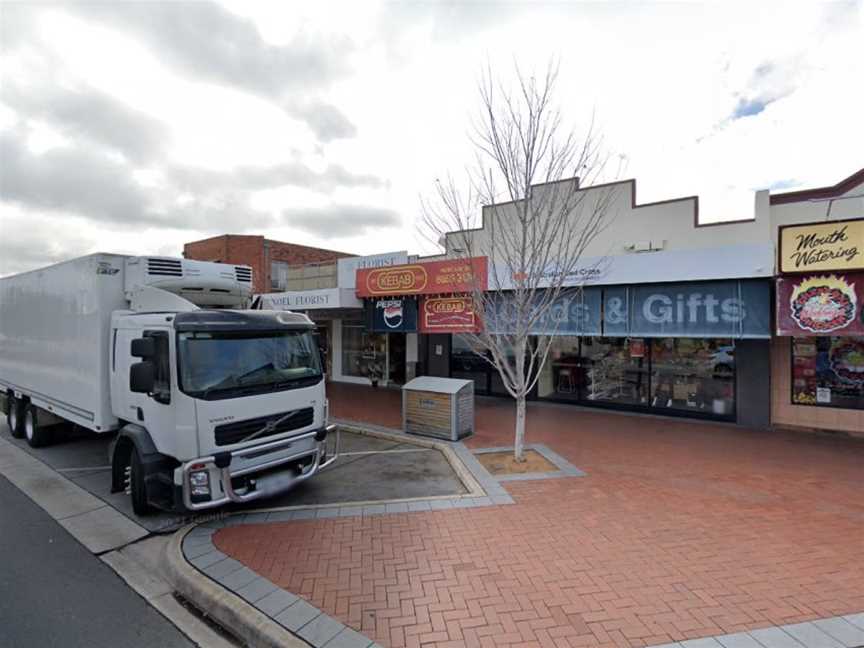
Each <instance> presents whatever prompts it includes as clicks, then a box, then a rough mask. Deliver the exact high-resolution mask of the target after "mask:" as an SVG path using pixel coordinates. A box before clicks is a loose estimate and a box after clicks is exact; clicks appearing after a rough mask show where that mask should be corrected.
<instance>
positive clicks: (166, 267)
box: [147, 259, 183, 277]
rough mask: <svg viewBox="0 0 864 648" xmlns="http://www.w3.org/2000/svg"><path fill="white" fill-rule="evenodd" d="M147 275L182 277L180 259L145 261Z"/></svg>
mask: <svg viewBox="0 0 864 648" xmlns="http://www.w3.org/2000/svg"><path fill="white" fill-rule="evenodd" d="M147 274H149V275H160V276H166V277H182V276H183V264H182V262H181V261H180V259H147Z"/></svg>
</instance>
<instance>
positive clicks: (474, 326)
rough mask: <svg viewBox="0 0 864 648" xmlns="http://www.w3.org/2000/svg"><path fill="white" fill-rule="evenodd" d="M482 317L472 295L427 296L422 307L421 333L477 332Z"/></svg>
mask: <svg viewBox="0 0 864 648" xmlns="http://www.w3.org/2000/svg"><path fill="white" fill-rule="evenodd" d="M479 330H480V319H479V318H478V317H477V314H476V312H475V311H474V300H473V299H472V298H471V297H426V298H424V299H423V303H422V306H421V308H420V332H421V333H477V332H478V331H479Z"/></svg>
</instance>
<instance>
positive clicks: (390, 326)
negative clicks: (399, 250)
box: [342, 297, 417, 385]
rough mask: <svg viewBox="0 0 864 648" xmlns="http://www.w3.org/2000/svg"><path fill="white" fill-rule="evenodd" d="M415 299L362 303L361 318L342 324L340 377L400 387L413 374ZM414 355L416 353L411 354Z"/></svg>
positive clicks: (415, 326) (371, 300) (372, 300)
mask: <svg viewBox="0 0 864 648" xmlns="http://www.w3.org/2000/svg"><path fill="white" fill-rule="evenodd" d="M416 338H417V300H416V299H415V298H413V297H395V298H378V299H367V300H365V305H364V310H363V318H362V319H357V320H352V321H345V322H342V375H343V376H347V377H353V378H358V379H364V380H368V381H369V382H370V383H372V384H375V385H378V384H383V385H403V384H405V383H406V382H407V381H408V380H410V378H411V377H413V376H412V375H411V374H412V373H413V365H414V363H415V362H416V357H414V358H411V359H409V352H408V349H409V347H410V348H414V349H416V346H417V341H416ZM414 355H415V356H416V354H414Z"/></svg>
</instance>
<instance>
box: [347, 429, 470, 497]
mask: <svg viewBox="0 0 864 648" xmlns="http://www.w3.org/2000/svg"><path fill="white" fill-rule="evenodd" d="M333 422H334V423H336V424H337V425H338V426H339V429H340V430H345V431H346V432H354V433H356V434H363V435H365V436H370V437H374V438H377V439H386V440H388V441H399V442H400V443H411V444H413V445H417V446H420V447H421V448H432V449H434V450H438V451H439V452H441V454H443V455H444V457H445V458H446V459H447V461H448V462H449V464H450V466H451V468H453V471H454V472H455V473H456V476H457V477H458V478H459V480H460V481H461V482H462V485H463V486H465V489H466V490H467V491H468V493H467V494H465V495H463V497H482V496H483V495H485V494H486V493H485V492H484V491H483V488H482V487H481V485H480V483H479V482H478V480H477V479H476V478H475V475H474V474H473V473H472V471H470V470H468V469H467V467H466V466H465V464H464V462H463V461H461V457H460V456H459V454H458V453H457V451H456V448H458V447H460V446H461V447H464V446H463V444H462V443H460V442H448V441H436V440H434V439H430V438H427V437H418V436H414V435H408V434H406V433H405V432H403V431H402V430H396V429H393V428H385V427H380V426H377V425H371V424H360V423H355V422H351V421H343V420H340V419H334V421H333ZM424 499H425V498H424Z"/></svg>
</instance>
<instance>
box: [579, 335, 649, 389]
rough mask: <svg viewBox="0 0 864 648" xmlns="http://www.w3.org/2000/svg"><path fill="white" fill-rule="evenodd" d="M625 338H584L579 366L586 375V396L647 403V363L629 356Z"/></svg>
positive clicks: (630, 354) (629, 352)
mask: <svg viewBox="0 0 864 648" xmlns="http://www.w3.org/2000/svg"><path fill="white" fill-rule="evenodd" d="M631 351H632V349H631V344H630V341H629V340H628V339H627V338H585V339H584V340H583V341H582V363H583V367H584V368H585V371H586V373H587V383H586V388H587V393H586V394H585V397H586V398H587V399H588V400H593V401H610V402H614V403H623V404H629V405H645V404H647V402H648V363H647V361H646V359H645V357H644V348H640V349H639V351H642V352H643V353H641V355H636V356H634V355H632V353H631Z"/></svg>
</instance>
